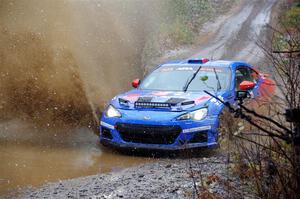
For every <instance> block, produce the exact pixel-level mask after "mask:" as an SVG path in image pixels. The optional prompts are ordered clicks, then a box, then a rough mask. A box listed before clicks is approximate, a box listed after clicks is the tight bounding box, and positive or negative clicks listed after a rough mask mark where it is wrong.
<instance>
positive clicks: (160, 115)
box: [100, 61, 275, 150]
mask: <svg viewBox="0 0 300 199" xmlns="http://www.w3.org/2000/svg"><path fill="white" fill-rule="evenodd" d="M241 66H242V67H243V69H247V70H249V71H252V72H253V73H255V75H253V74H252V75H251V76H250V78H252V77H253V81H254V82H255V86H254V88H252V89H251V90H249V92H250V93H251V97H252V98H258V97H260V96H264V97H265V96H266V93H269V96H270V95H272V94H273V93H274V88H275V87H274V82H273V81H272V80H270V79H267V78H266V77H265V75H262V74H259V73H258V72H257V71H256V70H254V69H253V67H252V66H250V65H249V64H247V63H243V62H230V61H208V62H206V63H197V62H196V61H195V62H189V61H178V62H172V63H167V64H163V65H160V66H159V67H157V68H156V69H155V70H154V71H153V72H152V73H151V74H150V75H148V76H147V77H146V78H145V80H143V81H142V82H141V83H140V85H139V86H138V87H137V88H136V89H133V90H131V91H129V92H126V93H123V94H120V95H117V96H116V97H114V98H113V99H112V100H111V101H110V103H109V105H108V106H107V109H106V110H105V111H104V113H103V115H102V118H101V120H100V141H101V143H103V144H106V145H112V146H116V147H125V148H146V149H163V150H178V149H187V148H198V147H214V146H217V144H218V143H217V140H218V131H217V129H218V127H219V114H220V113H221V112H222V110H223V108H224V105H223V104H222V103H221V102H219V101H218V100H216V99H215V98H212V97H211V96H209V95H207V94H206V93H205V92H204V90H207V91H209V92H211V93H212V94H214V95H216V96H218V97H219V98H220V99H222V100H223V101H225V102H229V103H230V104H232V105H233V106H235V105H236V101H235V91H236V90H237V86H236V84H239V83H240V82H239V81H240V80H239V79H241V77H238V75H240V74H238V72H239V71H238V70H239V68H240V67H241ZM197 70H198V73H197V74H196V75H195V77H194V78H192V77H191V76H193V74H195V72H196V71H197ZM170 71H172V72H173V73H169V72H170ZM183 71H185V73H187V74H186V76H184V77H183V76H182V74H183ZM241 71H242V72H243V70H241ZM161 73H168V75H169V76H167V78H168V79H167V80H166V81H165V79H161V78H164V76H162V74H161ZM178 74H179V75H180V76H178V77H174V76H176V75H178ZM249 74H250V72H249ZM163 75H164V74H163ZM173 77H174V79H172V78H173ZM179 77H180V78H182V79H180V78H179ZM152 79H154V80H152ZM247 80H248V79H247ZM189 81H191V82H189ZM145 82H146V83H145ZM265 82H267V84H265ZM187 83H190V84H188V88H187V89H184V87H185V86H186V85H185V84H187ZM168 84H170V85H168ZM176 84H178V86H177V87H176ZM149 85H150V86H149ZM149 88H151V89H149ZM153 88H154V89H153ZM156 88H158V89H156ZM168 88H171V90H168Z"/></svg>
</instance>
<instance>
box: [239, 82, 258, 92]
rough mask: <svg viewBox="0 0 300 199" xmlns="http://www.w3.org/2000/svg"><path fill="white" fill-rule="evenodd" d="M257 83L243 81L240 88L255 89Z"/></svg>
mask: <svg viewBox="0 0 300 199" xmlns="http://www.w3.org/2000/svg"><path fill="white" fill-rule="evenodd" d="M254 86H255V83H254V82H250V81H242V83H240V85H239V88H240V90H243V91H245V90H249V89H252V88H254Z"/></svg>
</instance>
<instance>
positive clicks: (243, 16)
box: [192, 0, 276, 64]
mask: <svg viewBox="0 0 300 199" xmlns="http://www.w3.org/2000/svg"><path fill="white" fill-rule="evenodd" d="M275 3H276V0H256V1H246V2H245V3H244V5H243V6H241V7H240V8H239V9H236V10H235V11H233V12H232V13H231V14H230V15H227V16H221V17H219V18H218V19H217V20H216V21H215V22H213V23H212V22H208V23H207V24H206V25H204V29H202V30H201V32H202V35H203V36H204V35H206V37H207V35H209V36H208V39H206V41H207V42H203V44H202V45H201V46H200V47H199V48H198V49H197V53H195V54H194V55H193V56H192V57H209V58H212V59H225V60H243V61H247V62H250V63H252V64H259V63H260V61H262V58H263V53H262V52H261V50H260V49H259V47H258V46H257V45H256V42H259V41H264V40H265V39H266V38H265V37H266V35H267V30H266V25H267V24H268V23H270V20H271V17H272V8H273V6H274V5H275Z"/></svg>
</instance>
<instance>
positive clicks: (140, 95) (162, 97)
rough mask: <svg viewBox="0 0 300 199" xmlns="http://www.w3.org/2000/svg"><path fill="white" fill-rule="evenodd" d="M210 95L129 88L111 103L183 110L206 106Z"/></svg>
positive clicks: (166, 109)
mask: <svg viewBox="0 0 300 199" xmlns="http://www.w3.org/2000/svg"><path fill="white" fill-rule="evenodd" d="M211 98H212V97H211V96H209V95H208V94H206V93H204V92H171V91H147V90H138V89H135V90H131V91H129V92H126V93H123V94H120V95H118V96H116V97H115V98H114V99H113V100H112V104H113V105H114V106H115V107H117V108H120V109H129V110H133V109H143V110H145V109H148V110H159V111H185V110H191V109H195V108H199V107H203V106H208V103H209V101H210V100H211Z"/></svg>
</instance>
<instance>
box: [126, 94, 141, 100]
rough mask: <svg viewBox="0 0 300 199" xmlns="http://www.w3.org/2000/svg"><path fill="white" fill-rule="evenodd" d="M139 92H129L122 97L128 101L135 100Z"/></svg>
mask: <svg viewBox="0 0 300 199" xmlns="http://www.w3.org/2000/svg"><path fill="white" fill-rule="evenodd" d="M140 96H141V94H139V93H131V94H128V95H126V96H124V97H123V99H126V100H129V101H135V100H137V99H138V98H139V97H140Z"/></svg>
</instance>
